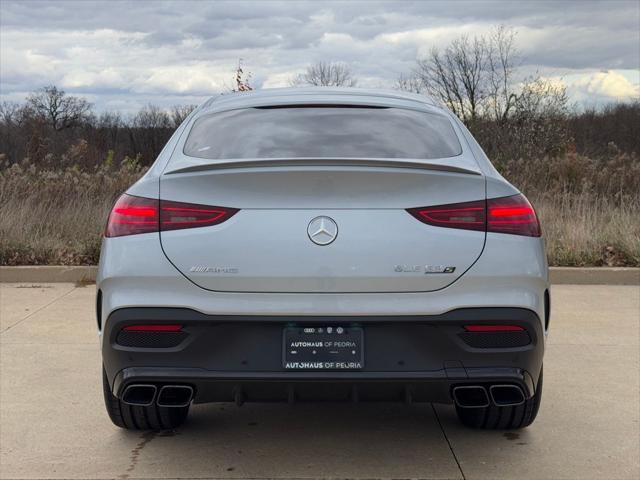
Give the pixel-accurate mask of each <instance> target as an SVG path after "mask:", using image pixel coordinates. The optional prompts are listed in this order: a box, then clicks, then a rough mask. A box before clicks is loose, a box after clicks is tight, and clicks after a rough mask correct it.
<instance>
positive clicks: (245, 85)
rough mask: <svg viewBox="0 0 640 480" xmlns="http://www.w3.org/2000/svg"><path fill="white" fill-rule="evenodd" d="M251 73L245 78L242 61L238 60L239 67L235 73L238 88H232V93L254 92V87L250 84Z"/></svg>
mask: <svg viewBox="0 0 640 480" xmlns="http://www.w3.org/2000/svg"><path fill="white" fill-rule="evenodd" d="M251 75H252V74H251V72H248V73H247V74H246V76H245V73H244V70H243V69H242V59H241V58H239V59H238V66H237V67H236V73H235V82H236V88H232V89H231V91H232V92H250V91H251V90H253V87H252V86H251V85H250V84H249V80H251Z"/></svg>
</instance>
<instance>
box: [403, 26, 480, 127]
mask: <svg viewBox="0 0 640 480" xmlns="http://www.w3.org/2000/svg"><path fill="white" fill-rule="evenodd" d="M489 51H490V50H489V47H488V42H487V40H486V39H485V38H484V37H474V38H473V39H470V38H469V37H468V36H466V35H463V36H461V37H459V38H457V39H455V40H454V41H453V42H451V44H450V45H449V46H448V47H446V48H445V49H444V50H442V51H441V50H440V49H438V48H435V47H434V48H432V49H431V52H430V53H429V55H428V56H427V57H426V58H422V59H418V61H417V68H416V70H415V72H414V73H415V75H416V77H417V78H418V79H420V81H421V82H422V83H423V84H424V86H425V89H426V90H427V91H428V92H429V93H430V94H431V95H433V96H435V97H437V98H439V99H440V100H442V101H443V102H444V103H445V104H447V106H449V108H451V110H453V112H454V113H455V114H456V115H458V117H460V118H461V119H463V120H464V121H467V122H468V121H472V120H475V119H476V117H477V116H478V115H479V114H480V111H481V108H482V103H483V101H484V100H485V99H486V98H487V96H488V94H489V77H488V75H486V72H487V65H488V63H489V61H488V59H489Z"/></svg>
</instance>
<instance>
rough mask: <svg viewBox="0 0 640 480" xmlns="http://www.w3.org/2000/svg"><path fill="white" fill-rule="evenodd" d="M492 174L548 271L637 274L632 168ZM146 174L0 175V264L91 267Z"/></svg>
mask: <svg viewBox="0 0 640 480" xmlns="http://www.w3.org/2000/svg"><path fill="white" fill-rule="evenodd" d="M499 168H500V170H501V171H502V172H503V173H504V174H505V176H507V178H509V179H510V180H511V181H512V182H513V183H514V184H516V185H517V186H519V187H520V188H521V189H522V190H523V191H524V192H525V194H527V195H528V196H529V198H530V199H531V200H532V202H533V203H534V205H535V206H536V209H537V210H538V213H539V214H540V217H541V219H542V226H543V231H544V235H545V237H546V242H547V253H548V257H549V263H550V264H551V265H566V266H589V265H596V266H599V265H611V266H640V215H638V213H637V212H639V211H640V193H639V192H640V160H639V159H638V158H637V157H634V156H628V155H621V154H616V155H613V156H612V157H611V158H610V159H608V160H593V159H588V158H584V157H580V156H578V155H575V154H574V155H567V156H565V157H563V158H560V159H553V160H551V159H542V160H538V161H535V162H522V161H516V162H511V163H509V164H507V165H499ZM143 173H144V169H143V168H141V167H139V166H137V164H136V163H135V162H132V161H130V160H126V161H125V162H123V164H122V165H121V166H120V167H119V168H113V167H107V166H105V167H100V168H98V169H96V170H94V171H80V170H79V169H77V168H73V167H69V168H66V169H58V170H55V171H52V170H39V169H37V168H35V167H34V166H20V165H14V166H12V167H10V168H2V169H0V265H38V264H59V265H60V264H62V265H91V264H96V263H97V262H98V257H99V253H100V242H101V237H102V231H103V229H104V223H105V220H106V218H107V215H108V212H109V209H110V208H111V206H112V204H113V202H114V201H115V199H116V198H117V196H118V195H119V194H120V193H121V192H123V191H124V190H125V189H126V188H127V187H128V186H129V185H131V184H132V183H133V182H134V181H135V180H136V179H137V178H139V177H140V176H141V175H142V174H143Z"/></svg>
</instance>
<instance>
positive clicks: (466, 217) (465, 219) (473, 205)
mask: <svg viewBox="0 0 640 480" xmlns="http://www.w3.org/2000/svg"><path fill="white" fill-rule="evenodd" d="M485 211H486V202H485V201H484V200H479V201H477V202H466V203H450V204H448V205H436V206H433V207H421V208H410V209H408V210H407V212H409V213H410V214H411V215H413V216H414V217H416V218H417V219H418V220H420V221H421V222H424V223H427V224H429V225H434V226H436V227H447V228H462V229H464V230H479V231H485V229H486V218H485V216H486V215H485Z"/></svg>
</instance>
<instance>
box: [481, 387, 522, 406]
mask: <svg viewBox="0 0 640 480" xmlns="http://www.w3.org/2000/svg"><path fill="white" fill-rule="evenodd" d="M489 393H490V395H491V400H492V401H493V403H495V404H496V405H498V406H499V407H515V406H517V405H522V404H523V403H524V401H525V396H524V392H523V391H522V389H521V388H520V387H518V386H517V385H491V386H490V387H489Z"/></svg>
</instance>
